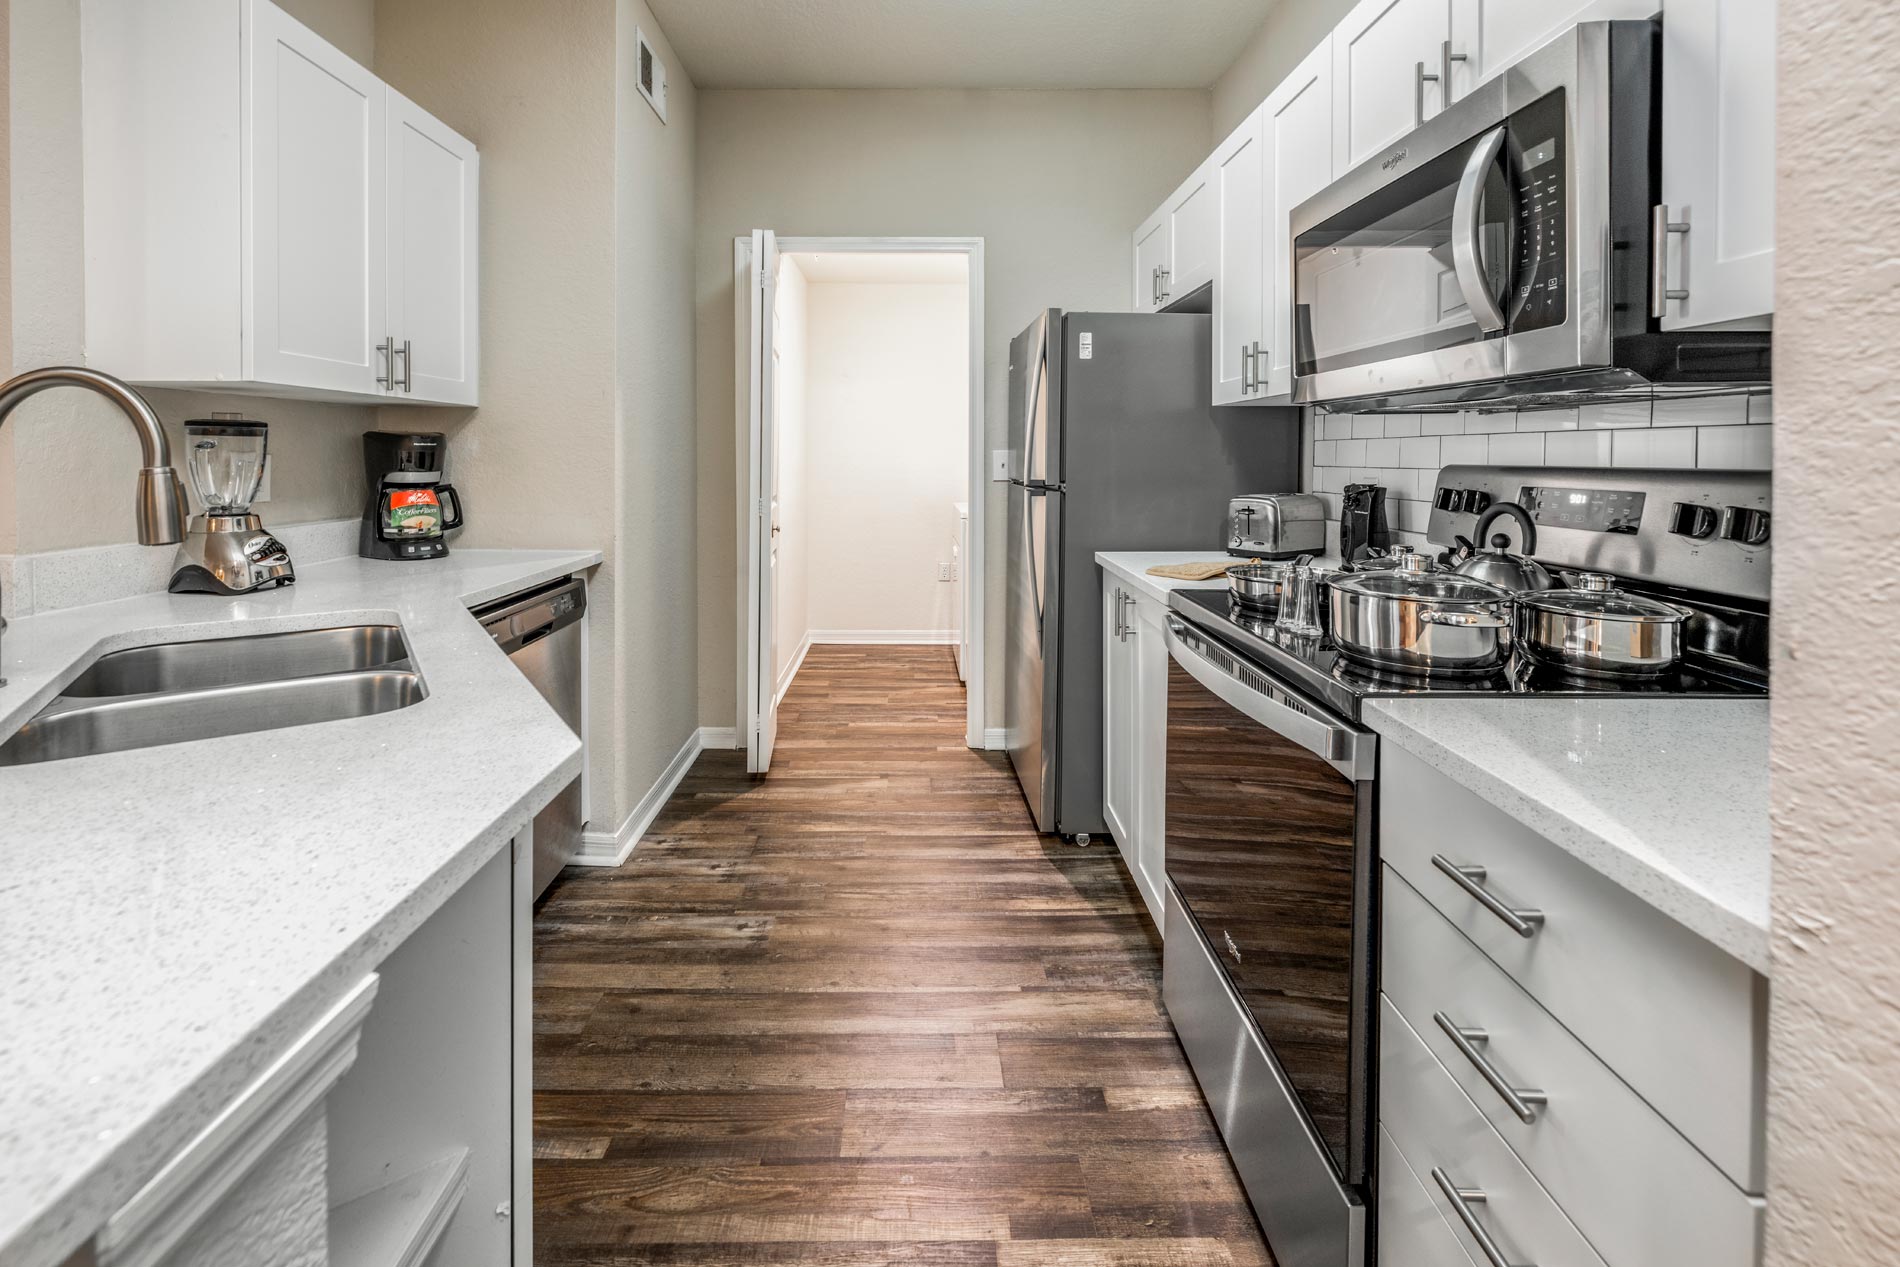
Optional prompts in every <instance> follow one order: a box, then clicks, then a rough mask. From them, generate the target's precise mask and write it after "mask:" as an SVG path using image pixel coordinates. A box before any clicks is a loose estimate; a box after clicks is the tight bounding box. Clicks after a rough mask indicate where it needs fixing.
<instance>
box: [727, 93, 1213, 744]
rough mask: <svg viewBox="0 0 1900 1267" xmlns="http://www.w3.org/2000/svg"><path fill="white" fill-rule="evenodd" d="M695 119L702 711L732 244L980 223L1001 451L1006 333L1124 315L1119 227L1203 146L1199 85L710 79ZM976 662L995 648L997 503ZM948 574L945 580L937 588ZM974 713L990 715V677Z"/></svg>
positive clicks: (992, 657) (990, 410)
mask: <svg viewBox="0 0 1900 1267" xmlns="http://www.w3.org/2000/svg"><path fill="white" fill-rule="evenodd" d="M700 112H701V113H700V129H699V180H698V197H699V225H700V228H699V246H698V259H699V266H698V288H697V290H698V304H699V349H698V363H699V508H700V513H699V561H700V587H699V628H700V635H701V637H700V717H701V719H702V721H703V722H704V723H705V724H707V725H716V726H729V725H731V724H733V719H734V717H735V716H736V709H737V701H736V699H735V698H734V684H735V682H736V681H737V673H736V665H737V664H738V651H737V649H736V645H735V642H734V639H735V636H736V634H737V631H738V618H737V616H736V615H735V613H734V610H733V608H734V600H735V596H736V593H737V585H736V583H735V581H734V577H735V574H736V569H737V567H738V557H739V556H738V547H737V539H736V530H737V508H736V507H735V505H734V504H733V493H734V488H735V485H736V480H735V478H734V461H735V458H734V452H733V448H734V444H733V441H734V434H735V428H734V421H733V411H734V404H733V383H734V373H733V360H734V351H733V344H732V330H733V317H732V313H733V295H732V239H733V237H734V236H735V235H737V234H740V233H745V232H748V231H749V230H751V229H753V228H755V227H756V228H769V229H774V230H777V231H778V232H779V233H781V234H787V235H799V236H811V237H823V236H833V235H865V236H908V235H927V236H951V237H981V238H983V239H984V244H985V245H984V250H985V255H986V259H987V270H988V274H987V276H986V277H985V279H984V292H983V293H984V395H985V400H984V418H985V427H986V430H987V436H988V438H987V441H986V443H987V446H988V447H989V448H992V449H997V448H1002V447H1004V439H1003V435H1004V431H1005V428H1006V426H1007V418H1008V413H1007V410H1006V408H1005V396H1006V391H1007V384H1008V371H1007V366H1008V363H1009V361H1008V357H1009V341H1010V339H1012V338H1013V337H1015V335H1016V334H1017V333H1018V332H1019V331H1021V330H1022V329H1023V327H1025V326H1026V325H1028V324H1029V322H1030V320H1031V319H1032V318H1033V317H1034V316H1035V314H1036V313H1037V312H1038V311H1040V310H1041V309H1043V308H1045V307H1051V306H1058V307H1066V308H1078V309H1085V310H1086V309H1097V310H1108V311H1126V309H1127V307H1128V303H1129V293H1128V251H1129V235H1130V233H1131V232H1132V231H1133V230H1134V227H1135V226H1136V225H1137V224H1139V223H1140V222H1141V220H1142V218H1143V217H1145V216H1146V215H1147V214H1148V213H1149V212H1150V211H1152V210H1154V208H1155V207H1156V206H1157V205H1158V204H1159V203H1160V201H1161V200H1162V199H1163V198H1164V197H1166V196H1167V194H1168V192H1169V191H1170V190H1171V189H1173V188H1174V186H1175V185H1177V184H1179V183H1180V180H1181V178H1182V177H1183V176H1185V175H1186V174H1187V173H1188V172H1190V171H1192V170H1193V168H1194V166H1195V164H1197V163H1198V162H1200V160H1201V157H1202V156H1203V155H1204V154H1205V153H1206V152H1207V135H1208V94H1207V93H1205V92H1191V91H1184V92H991V91H982V92H977V91H971V92H954V91H884V90H853V91H835V92H827V91H802V90H800V91H740V90H732V91H718V92H713V91H708V92H703V93H701V94H700ZM978 495H979V496H982V497H983V498H984V509H985V514H986V517H987V522H988V524H989V525H990V531H989V532H988V533H987V540H986V547H987V550H988V558H987V563H986V578H987V583H988V593H987V595H986V597H985V610H986V624H987V626H988V627H987V629H986V630H985V631H984V638H985V645H986V646H987V648H988V649H989V656H988V660H987V662H988V663H989V664H992V665H996V664H1000V663H1001V662H1002V656H1001V645H1002V637H1003V616H1004V601H1003V592H1002V589H1001V586H1002V583H1003V559H1002V553H1001V552H1002V548H1003V545H1004V537H1005V535H1006V534H1005V533H1003V532H1002V531H1001V525H1002V523H1003V519H1004V501H1003V498H1002V495H1001V494H1000V492H998V491H997V486H996V485H993V484H988V485H985V486H984V489H983V490H981V492H979V494H978ZM946 588H948V587H946ZM991 679H992V680H991V682H990V684H989V691H988V699H987V705H988V712H989V714H990V716H991V717H992V718H995V717H998V716H1000V714H1001V710H1002V684H1001V679H1000V677H998V676H997V675H996V674H994V673H993V674H991Z"/></svg>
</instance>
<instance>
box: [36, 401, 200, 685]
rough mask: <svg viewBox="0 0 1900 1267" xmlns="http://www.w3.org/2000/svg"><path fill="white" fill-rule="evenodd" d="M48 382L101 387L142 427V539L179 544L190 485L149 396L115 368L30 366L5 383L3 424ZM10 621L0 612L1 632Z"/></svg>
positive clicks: (138, 505)
mask: <svg viewBox="0 0 1900 1267" xmlns="http://www.w3.org/2000/svg"><path fill="white" fill-rule="evenodd" d="M49 387H83V388H85V389H86V390H87V391H92V392H97V393H98V394H99V395H101V396H104V397H105V398H106V399H107V400H109V401H111V402H112V403H113V404H115V405H117V406H118V407H119V410H120V412H121V413H123V414H124V415H125V418H126V421H127V422H130V423H131V424H132V429H133V430H134V431H136V432H138V436H139V448H140V449H141V450H142V452H143V462H144V465H143V466H141V467H140V468H139V482H138V492H137V494H136V497H137V501H136V503H135V505H136V509H137V515H138V525H139V544H140V545H148V546H167V545H176V544H177V543H178V542H179V541H180V540H182V539H183V538H184V535H185V488H184V485H182V484H180V483H179V482H178V472H176V471H174V470H173V469H172V448H171V444H170V442H169V441H167V440H166V439H165V429H164V428H163V427H162V426H160V425H159V422H158V415H157V414H155V413H153V412H152V407H151V406H150V405H148V404H146V403H145V398H144V397H143V396H140V395H139V394H138V393H137V392H135V391H133V390H132V388H131V386H130V385H129V384H127V383H125V382H122V381H121V380H119V379H116V378H114V377H112V375H110V374H102V373H100V372H99V371H98V370H89V369H82V368H80V367H78V366H73V365H49V366H47V367H46V368H45V369H37V370H28V371H26V373H24V374H16V375H14V376H13V377H12V378H10V379H8V380H7V381H6V382H4V383H0V424H4V423H5V422H6V420H7V417H8V415H10V414H11V413H12V412H13V411H14V409H16V408H17V407H18V406H19V404H20V402H21V401H23V400H25V399H26V398H27V397H29V396H36V395H38V394H39V393H40V392H43V391H45V390H46V389H47V388H49ZM6 627H7V622H6V620H5V618H4V617H0V637H3V636H4V635H5V632H6ZM5 668H6V660H5V658H4V657H0V686H5V685H6V684H7V679H6V677H5V675H4V674H5Z"/></svg>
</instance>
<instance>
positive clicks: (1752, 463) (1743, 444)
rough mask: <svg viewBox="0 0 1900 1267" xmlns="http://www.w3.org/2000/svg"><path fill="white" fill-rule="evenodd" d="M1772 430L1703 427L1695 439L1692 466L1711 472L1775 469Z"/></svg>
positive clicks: (1763, 428) (1768, 428) (1766, 428)
mask: <svg viewBox="0 0 1900 1267" xmlns="http://www.w3.org/2000/svg"><path fill="white" fill-rule="evenodd" d="M1774 440H1775V429H1774V428H1773V427H1704V428H1703V429H1702V430H1701V431H1700V432H1699V433H1698V434H1697V436H1696V450H1695V464H1696V465H1697V466H1700V467H1704V468H1707V469H1710V470H1721V471H1766V470H1769V469H1771V468H1772V467H1773V466H1774V454H1775V446H1774Z"/></svg>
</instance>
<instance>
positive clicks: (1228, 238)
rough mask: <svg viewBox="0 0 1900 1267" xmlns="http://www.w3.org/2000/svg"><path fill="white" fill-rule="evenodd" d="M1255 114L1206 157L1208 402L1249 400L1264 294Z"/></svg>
mask: <svg viewBox="0 0 1900 1267" xmlns="http://www.w3.org/2000/svg"><path fill="white" fill-rule="evenodd" d="M1260 119H1261V112H1260V111H1259V110H1255V111H1254V112H1253V113H1252V114H1251V115H1249V116H1248V117H1247V121H1246V122H1245V123H1243V124H1241V125H1240V126H1239V127H1238V128H1235V129H1234V133H1233V135H1232V136H1229V137H1228V138H1227V139H1226V140H1225V141H1222V142H1221V144H1220V148H1219V149H1217V150H1215V151H1214V157H1213V158H1212V159H1211V160H1210V168H1209V175H1210V178H1211V179H1212V181H1213V185H1214V190H1213V192H1214V208H1215V216H1216V222H1215V228H1216V232H1217V239H1216V246H1217V249H1218V252H1219V255H1218V258H1217V260H1216V262H1215V266H1214V403H1215V404H1217V405H1229V404H1234V403H1236V402H1239V401H1252V400H1253V399H1254V391H1253V361H1254V357H1253V351H1254V345H1255V344H1257V343H1260V342H1261V341H1262V340H1263V339H1264V337H1265V331H1264V330H1262V328H1261V315H1262V313H1263V311H1264V300H1265V296H1263V295H1262V294H1261V293H1260V260H1261V251H1260V247H1261V230H1262V228H1263V226H1264V215H1265V208H1264V202H1263V199H1264V195H1265V187H1264V182H1265V179H1266V169H1265V164H1264V163H1263V162H1262V159H1261V153H1260V151H1261V145H1260Z"/></svg>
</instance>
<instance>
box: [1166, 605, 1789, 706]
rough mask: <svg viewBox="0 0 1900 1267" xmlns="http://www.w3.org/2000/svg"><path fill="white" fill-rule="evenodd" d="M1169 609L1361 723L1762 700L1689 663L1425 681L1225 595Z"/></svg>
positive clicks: (1740, 683)
mask: <svg viewBox="0 0 1900 1267" xmlns="http://www.w3.org/2000/svg"><path fill="white" fill-rule="evenodd" d="M1168 606H1169V607H1170V608H1172V609H1173V610H1174V611H1175V612H1177V613H1179V614H1180V615H1181V616H1182V617H1183V618H1184V619H1186V620H1188V621H1191V622H1192V623H1193V624H1194V625H1195V626H1197V627H1198V628H1200V629H1203V630H1206V631H1207V632H1208V633H1211V634H1213V635H1214V636H1215V637H1217V638H1219V639H1221V640H1222V641H1223V642H1225V643H1227V644H1228V645H1229V646H1230V647H1232V648H1233V649H1234V650H1235V651H1236V652H1239V653H1240V654H1241V655H1243V656H1245V657H1246V658H1247V659H1249V660H1252V661H1254V662H1255V663H1256V664H1258V665H1259V666H1260V667H1262V668H1264V669H1266V670H1268V671H1269V672H1271V673H1273V674H1274V675H1276V676H1278V677H1280V678H1283V679H1285V680H1286V681H1287V682H1288V683H1289V684H1290V685H1293V686H1296V687H1298V688H1299V689H1301V690H1302V691H1303V692H1305V693H1306V694H1307V695H1309V696H1313V697H1315V698H1317V699H1319V700H1321V701H1323V702H1324V703H1325V704H1327V705H1328V706H1329V707H1331V708H1333V709H1335V710H1337V711H1338V712H1339V713H1341V714H1343V715H1344V716H1346V717H1347V718H1350V719H1353V720H1357V719H1358V717H1359V705H1360V701H1362V700H1367V699H1389V698H1392V697H1395V696H1411V695H1453V696H1477V695H1496V696H1501V697H1512V696H1533V695H1535V696H1542V697H1545V698H1549V697H1552V696H1559V697H1561V696H1574V697H1577V698H1589V697H1596V696H1609V695H1641V696H1652V697H1653V696H1657V695H1672V696H1678V697H1681V698H1685V699H1696V698H1704V699H1706V698H1719V697H1724V696H1762V695H1766V694H1767V693H1768V690H1767V688H1766V687H1765V686H1763V685H1762V684H1761V683H1760V682H1758V681H1755V680H1753V679H1751V678H1749V677H1746V676H1743V675H1739V674H1734V675H1731V674H1727V673H1722V672H1719V671H1715V670H1713V669H1711V668H1709V667H1706V666H1697V665H1694V664H1691V663H1690V662H1688V661H1684V663H1683V664H1682V665H1681V666H1679V667H1678V668H1677V669H1675V670H1674V671H1672V672H1669V673H1665V674H1662V675H1660V676H1658V677H1653V678H1592V677H1582V676H1571V675H1568V674H1564V673H1561V672H1558V671H1556V670H1554V669H1551V668H1549V667H1547V666H1544V665H1538V664H1534V663H1532V662H1531V661H1530V660H1528V659H1526V658H1524V657H1513V658H1512V659H1510V660H1508V661H1507V662H1506V663H1505V665H1504V666H1503V667H1502V668H1500V669H1499V670H1497V671H1496V672H1493V673H1480V674H1475V675H1474V674H1460V675H1455V676H1454V675H1430V676H1427V675H1421V674H1412V673H1405V672H1399V671H1395V670H1390V669H1378V668H1373V667H1369V666H1367V665H1363V664H1360V663H1357V662H1355V661H1353V660H1351V659H1349V658H1347V657H1346V656H1345V655H1344V654H1343V653H1342V652H1341V651H1340V650H1339V648H1338V647H1337V646H1335V645H1334V644H1333V641H1332V640H1331V639H1330V638H1328V637H1326V636H1325V635H1324V634H1318V635H1300V634H1290V633H1287V632H1286V631H1285V630H1282V629H1280V628H1278V627H1277V626H1275V625H1274V623H1273V617H1272V616H1270V615H1262V614H1260V613H1257V612H1252V611H1249V610H1247V609H1244V608H1242V607H1241V606H1240V605H1239V604H1237V603H1235V602H1234V600H1233V599H1232V598H1231V597H1230V596H1229V595H1228V592H1227V591H1226V590H1216V589H1180V590H1175V591H1174V592H1173V593H1171V594H1170V595H1169V596H1168Z"/></svg>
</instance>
